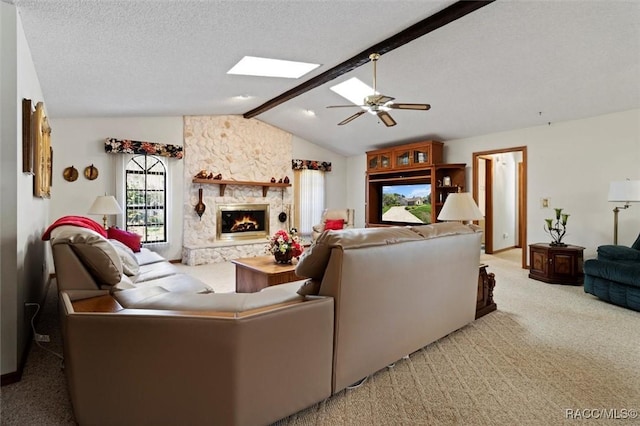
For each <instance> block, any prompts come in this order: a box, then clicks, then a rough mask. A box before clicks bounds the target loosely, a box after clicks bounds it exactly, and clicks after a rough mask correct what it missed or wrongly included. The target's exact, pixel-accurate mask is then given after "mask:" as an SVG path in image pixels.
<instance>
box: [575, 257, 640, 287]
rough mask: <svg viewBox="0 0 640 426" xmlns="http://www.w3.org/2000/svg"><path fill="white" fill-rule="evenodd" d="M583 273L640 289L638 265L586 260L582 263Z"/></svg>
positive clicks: (639, 269)
mask: <svg viewBox="0 0 640 426" xmlns="http://www.w3.org/2000/svg"><path fill="white" fill-rule="evenodd" d="M584 273H585V274H586V275H590V276H593V277H599V278H602V279H605V280H607V281H611V282H613V283H620V284H626V285H628V286H631V287H636V288H640V264H638V263H630V262H612V261H609V260H599V259H588V260H587V261H586V262H584Z"/></svg>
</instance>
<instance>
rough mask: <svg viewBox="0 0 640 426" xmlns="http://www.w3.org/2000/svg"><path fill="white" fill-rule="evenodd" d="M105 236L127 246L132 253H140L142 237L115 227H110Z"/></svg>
mask: <svg viewBox="0 0 640 426" xmlns="http://www.w3.org/2000/svg"><path fill="white" fill-rule="evenodd" d="M107 236H108V237H109V239H114V240H118V241H120V242H122V243H124V244H126V245H127V247H129V248H130V249H131V250H133V251H134V252H136V253H137V252H139V251H140V247H141V244H140V241H142V237H141V236H140V235H138V234H136V233H134V232H129V231H125V230H124V229H118V228H116V227H113V226H112V227H111V228H109V230H108V231H107Z"/></svg>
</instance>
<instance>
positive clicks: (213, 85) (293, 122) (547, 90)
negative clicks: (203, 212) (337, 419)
mask: <svg viewBox="0 0 640 426" xmlns="http://www.w3.org/2000/svg"><path fill="white" fill-rule="evenodd" d="M14 3H15V4H16V6H17V8H18V12H19V14H20V17H21V20H22V24H23V27H24V31H25V34H26V37H27V41H28V43H29V47H30V49H31V53H32V57H33V60H34V63H35V66H36V71H37V73H38V77H39V79H40V84H41V86H42V90H43V92H44V97H45V101H46V103H47V110H48V113H49V115H50V116H51V117H53V118H56V117H90V116H93V117H105V116H152V115H158V116H164V115H216V114H242V113H244V112H247V111H249V110H251V109H253V108H255V107H257V106H259V105H261V104H262V103H264V102H265V101H267V100H269V99H271V98H273V97H275V96H277V95H279V94H281V93H282V92H284V91H286V90H289V89H291V88H293V87H295V86H296V85H298V84H300V83H302V82H303V81H305V80H307V79H308V78H311V77H313V76H315V75H318V74H320V73H322V72H324V71H326V70H327V69H329V68H331V67H333V66H335V65H337V64H339V63H341V62H343V61H345V60H346V59H348V58H350V57H352V56H354V55H355V54H357V53H359V52H361V51H363V50H364V49H366V48H367V47H369V46H371V45H373V44H375V43H378V42H380V41H382V40H384V39H386V38H387V37H390V36H392V35H393V34H395V33H397V32H399V31H400V30H402V29H404V28H406V27H408V26H409V25H411V24H413V23H415V22H418V21H420V20H422V19H424V18H426V17H428V16H430V15H432V14H434V13H435V12H438V11H439V10H442V9H443V8H445V7H446V6H448V5H450V4H452V3H453V2H451V1H428V2H427V1H404V0H398V1H380V0H377V1H374V0H361V1H354V0H342V1H335V0H325V1H321V0H316V1H309V0H307V1H287V0H279V1H257V0H247V1H221V0H209V1H204V0H174V1H169V0H159V1H149V0H131V1H126V0H100V1H98V0H92V1H81V0H48V1H41V0H40V1H38V0H16V1H15V2H14ZM244 55H253V56H263V57H274V58H278V59H289V60H300V61H306V62H315V63H320V64H322V66H321V67H319V68H318V69H316V70H315V71H313V72H312V73H310V74H308V75H307V76H304V77H302V78H301V79H298V80H289V79H277V78H264V77H247V76H232V75H227V74H226V72H227V70H229V68H231V67H232V66H233V65H234V64H235V63H236V62H237V61H238V60H239V59H240V58H241V57H242V56H244ZM371 73H372V70H371V66H370V64H367V65H365V66H363V67H360V68H358V69H356V70H354V71H352V72H350V73H348V74H345V75H343V76H341V77H339V78H337V79H335V80H334V81H333V82H331V83H328V84H325V85H323V86H320V87H318V88H316V89H313V90H311V91H309V92H307V93H305V94H303V95H301V96H299V97H297V98H294V99H292V100H290V101H288V102H285V103H283V104H281V105H279V106H277V107H276V108H273V109H271V110H269V111H267V112H265V113H263V114H261V115H259V116H258V117H257V118H258V119H260V120H262V121H264V122H266V123H269V124H272V125H274V126H277V127H280V128H282V129H284V130H287V131H289V132H291V133H294V134H296V135H298V136H300V137H302V138H303V139H306V140H308V141H310V142H313V143H316V144H318V145H321V146H325V147H326V148H328V149H331V150H334V151H336V152H340V153H343V154H347V155H352V154H360V153H362V152H364V151H365V150H367V149H372V148H376V147H380V146H385V145H389V144H392V143H395V142H398V141H412V140H419V139H421V138H435V139H439V140H445V141H446V140H451V139H458V138H462V137H468V136H474V135H481V134H487V133H493V132H498V131H503V130H509V129H515V128H522V127H528V126H536V125H541V124H546V123H547V122H558V121H566V120H571V119H578V118H585V117H590V116H595V115H600V114H605V113H610V112H616V111H623V110H628V109H632V108H639V107H640V2H639V1H607V2H605V1H600V2H597V1H594V2H573V1H556V2H542V1H540V2H532V1H525V2H520V1H511V2H501V1H498V2H495V3H492V4H490V5H488V6H486V7H484V8H482V9H480V10H478V11H476V12H473V13H472V14H470V15H467V16H465V17H463V18H461V19H459V20H457V21H455V22H453V23H451V24H449V25H447V26H445V27H443V28H441V29H438V30H436V31H434V32H432V33H430V34H427V35H426V36H423V37H422V38H420V39H417V40H415V41H413V42H410V43H408V44H407V45H405V46H403V47H400V48H399V49H396V50H394V51H392V52H389V53H387V54H385V55H383V56H382V58H381V59H380V61H379V62H378V90H379V91H380V92H382V93H384V94H386V95H390V96H394V97H395V98H396V100H397V101H400V102H408V103H411V102H427V103H430V104H431V105H432V109H431V110H430V111H427V112H422V111H420V112H418V111H392V112H391V114H392V116H393V117H394V118H395V120H396V121H397V122H398V125H397V126H395V127H393V128H387V127H385V126H384V125H382V124H380V123H378V120H377V118H376V117H374V116H371V115H369V114H365V115H363V116H361V117H360V118H358V119H357V120H355V121H353V122H351V123H350V124H348V125H346V126H337V125H336V124H337V123H338V122H340V121H341V120H342V119H344V118H346V117H347V116H349V115H351V114H353V113H355V112H356V111H357V110H355V109H354V110H351V109H326V108H325V106H327V105H332V104H343V103H344V100H343V99H342V98H340V97H339V96H338V95H336V94H335V93H333V92H332V91H330V90H329V86H331V85H333V84H335V83H338V82H341V81H344V80H346V79H348V78H350V77H353V76H357V77H359V78H360V79H361V80H363V81H364V82H366V83H369V84H370V83H371V78H372V74H371ZM242 94H248V95H251V96H252V98H250V99H248V100H244V101H240V100H237V99H234V96H237V95H242ZM307 109H311V110H314V111H315V112H316V114H317V115H316V116H315V117H309V116H307V115H305V114H304V111H305V110H307ZM540 112H541V113H542V114H540Z"/></svg>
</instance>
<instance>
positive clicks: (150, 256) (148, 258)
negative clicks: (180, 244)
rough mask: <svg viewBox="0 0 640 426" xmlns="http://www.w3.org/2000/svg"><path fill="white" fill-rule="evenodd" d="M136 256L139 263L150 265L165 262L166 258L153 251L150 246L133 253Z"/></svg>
mask: <svg viewBox="0 0 640 426" xmlns="http://www.w3.org/2000/svg"><path fill="white" fill-rule="evenodd" d="M133 255H134V256H135V257H136V261H137V262H138V265H140V266H142V265H149V264H151V263H158V262H164V261H165V260H166V259H165V258H164V257H162V256H160V255H159V254H158V253H156V252H155V251H151V250H149V249H148V248H145V247H142V248H141V249H140V251H139V252H137V253H133Z"/></svg>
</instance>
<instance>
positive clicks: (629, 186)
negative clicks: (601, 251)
mask: <svg viewBox="0 0 640 426" xmlns="http://www.w3.org/2000/svg"><path fill="white" fill-rule="evenodd" d="M609 202H610V203H624V205H623V206H620V207H618V206H616V207H615V208H614V209H613V244H615V245H617V244H618V213H619V212H620V209H628V208H629V207H631V204H629V203H638V202H640V180H629V179H627V180H622V181H616V182H611V184H610V185H609Z"/></svg>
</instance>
